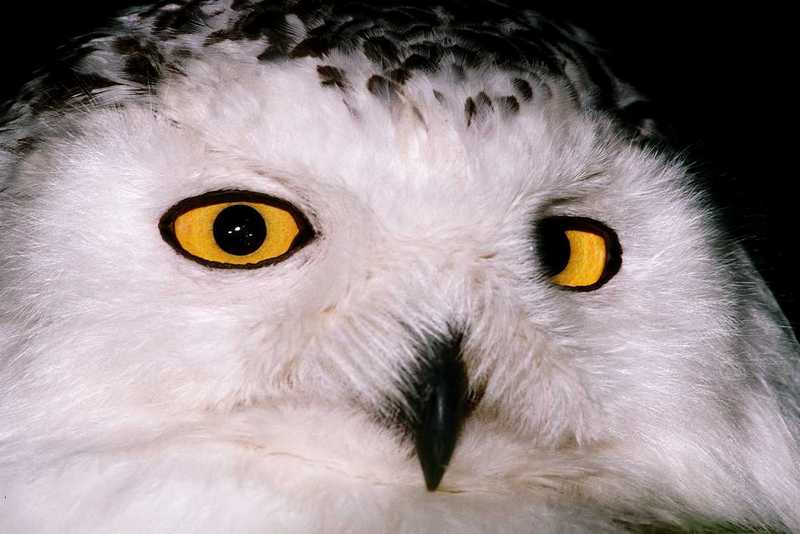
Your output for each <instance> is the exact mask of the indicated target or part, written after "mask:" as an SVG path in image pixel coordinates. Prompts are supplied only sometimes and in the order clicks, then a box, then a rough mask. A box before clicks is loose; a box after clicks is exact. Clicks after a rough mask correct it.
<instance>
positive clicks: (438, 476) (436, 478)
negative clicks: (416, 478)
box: [422, 464, 447, 491]
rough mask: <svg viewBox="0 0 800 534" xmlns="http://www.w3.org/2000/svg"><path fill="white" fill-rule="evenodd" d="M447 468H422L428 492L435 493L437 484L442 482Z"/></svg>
mask: <svg viewBox="0 0 800 534" xmlns="http://www.w3.org/2000/svg"><path fill="white" fill-rule="evenodd" d="M446 467H447V466H445V465H439V464H433V465H432V464H428V465H424V464H423V466H422V473H423V475H424V476H425V487H426V488H427V489H428V491H436V488H438V487H439V484H440V483H441V482H442V477H444V472H445V469H446Z"/></svg>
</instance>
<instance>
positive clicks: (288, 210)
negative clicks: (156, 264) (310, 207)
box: [159, 191, 313, 269]
mask: <svg viewBox="0 0 800 534" xmlns="http://www.w3.org/2000/svg"><path fill="white" fill-rule="evenodd" d="M159 230H160V231H161V237H163V238H164V241H166V242H167V243H169V245H171V246H172V247H173V248H174V249H175V250H176V251H177V252H178V253H180V254H182V255H184V256H186V257H187V258H189V259H192V260H194V261H196V262H198V263H202V264H204V265H208V266H210V267H218V268H229V269H236V268H238V269H252V268H255V267H262V266H264V265H269V264H273V263H276V262H278V261H281V260H283V259H286V258H287V257H288V256H289V255H291V254H292V253H293V252H295V251H296V250H298V249H299V248H300V247H302V246H303V245H305V244H306V243H307V242H308V241H309V240H310V239H311V237H313V231H312V229H311V225H310V224H309V223H308V220H307V219H306V218H305V217H304V216H303V215H302V214H301V213H300V212H299V211H298V210H297V209H296V208H295V207H294V206H292V205H291V204H289V203H288V202H286V201H283V200H280V199H278V198H274V197H271V196H269V195H264V194H261V193H253V192H250V191H213V192H210V193H206V194H203V195H200V196H197V197H192V198H187V199H185V200H182V201H180V202H178V203H177V204H175V205H174V206H172V207H171V208H170V209H169V210H167V212H166V213H165V214H164V215H163V216H162V217H161V221H160V222H159Z"/></svg>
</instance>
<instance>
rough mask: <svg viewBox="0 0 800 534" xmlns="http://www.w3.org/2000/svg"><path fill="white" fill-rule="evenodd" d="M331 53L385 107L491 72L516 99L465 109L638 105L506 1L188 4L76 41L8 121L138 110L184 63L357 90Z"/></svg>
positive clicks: (571, 36) (582, 53)
mask: <svg viewBox="0 0 800 534" xmlns="http://www.w3.org/2000/svg"><path fill="white" fill-rule="evenodd" d="M332 56H333V57H336V56H352V57H358V58H362V59H364V60H365V61H366V62H367V63H368V64H369V65H370V68H371V73H370V76H369V77H367V80H368V81H369V85H368V86H367V90H369V91H371V92H372V93H375V94H378V93H380V94H383V95H385V96H386V97H387V98H391V95H393V94H396V93H398V92H400V91H402V88H403V87H404V86H405V85H406V84H407V83H409V81H411V80H414V79H415V78H417V77H419V76H424V75H428V74H432V73H434V74H447V75H449V76H451V78H452V79H453V81H454V82H457V81H459V80H460V79H463V78H465V77H469V76H470V74H474V73H475V72H476V71H477V72H480V71H482V70H485V69H490V70H495V71H499V70H502V71H504V72H506V73H507V74H508V77H509V78H510V79H511V80H516V81H515V86H514V88H513V90H506V91H504V92H501V93H498V94H496V95H492V94H489V93H486V92H484V94H481V91H480V90H477V91H476V92H475V94H473V95H467V96H468V97H469V98H471V100H467V98H466V97H465V98H464V99H463V100H462V102H460V105H462V106H463V108H464V110H465V112H466V113H468V114H475V113H479V112H480V111H481V109H483V108H487V107H489V106H494V107H502V108H503V109H506V110H512V111H513V110H515V109H517V108H518V107H519V106H521V105H524V102H525V101H526V100H530V99H531V98H532V97H534V96H535V94H536V88H537V87H538V86H539V85H542V87H543V90H545V91H546V90H549V89H548V86H549V85H551V84H553V83H555V84H556V85H561V86H564V88H565V90H567V91H569V92H570V94H571V95H572V98H573V100H574V103H575V104H576V105H577V106H578V107H579V108H581V109H583V110H605V111H610V112H612V113H613V112H616V111H619V110H621V109H622V107H626V108H630V104H631V101H632V100H636V99H637V97H636V96H635V95H632V94H631V93H630V91H629V90H627V89H626V88H624V87H623V86H622V85H621V84H619V83H618V82H617V81H616V80H615V78H613V76H611V75H610V74H609V72H608V71H607V69H606V68H605V65H604V64H603V63H602V61H601V60H599V59H597V55H596V54H595V53H594V51H593V50H592V48H591V45H589V44H587V42H586V39H585V37H584V36H583V35H582V34H580V32H578V31H576V30H574V29H572V28H569V27H562V26H557V25H555V24H553V23H551V22H548V21H547V20H546V19H544V18H543V17H540V16H539V15H538V14H536V13H535V12H532V11H528V10H520V9H518V8H513V7H512V6H510V5H507V4H504V3H502V2H491V3H489V2H486V3H484V2H471V3H469V4H468V5H462V3H459V2H450V1H447V0H445V1H443V2H439V3H436V4H426V3H423V2H409V3H404V5H403V6H395V5H391V3H388V2H375V3H368V4H367V3H357V2H329V3H326V2H318V1H314V2H311V1H303V0H294V1H286V0H283V1H280V0H274V1H264V0H262V1H238V0H203V1H198V0H186V1H182V2H160V3H157V4H155V5H153V6H149V7H144V8H135V9H133V10H130V11H129V12H128V13H127V14H125V15H124V16H122V17H119V18H118V19H117V20H116V21H115V22H114V24H113V25H112V26H111V27H110V28H109V29H106V30H103V31H100V32H96V33H93V34H91V35H89V36H87V37H85V38H83V39H81V40H78V41H76V42H75V43H73V46H72V49H71V51H70V52H69V53H68V54H67V57H65V58H63V59H62V60H61V61H60V62H59V63H58V64H57V66H56V67H55V68H53V69H51V70H50V71H48V72H46V73H44V74H43V75H41V76H40V77H39V78H37V79H36V80H34V81H33V82H31V83H30V84H28V85H27V86H26V87H25V88H24V89H23V91H22V93H21V95H20V98H19V100H18V101H17V102H16V104H15V105H14V106H13V107H12V109H11V111H10V114H9V117H11V118H12V119H13V120H15V121H16V123H17V124H16V126H18V127H19V128H18V130H20V131H24V130H33V133H35V130H36V128H35V127H31V126H30V123H33V122H35V121H36V119H37V117H39V116H40V115H41V114H43V113H48V112H49V111H52V110H57V111H59V112H61V113H63V111H64V110H65V109H74V107H73V106H74V105H75V104H80V106H75V107H83V104H88V105H90V106H91V107H93V108H96V107H98V106H100V107H102V106H120V105H125V104H126V103H129V102H137V101H140V100H142V99H144V98H146V97H147V96H148V95H151V94H152V93H153V92H158V90H159V89H160V88H161V86H162V85H163V84H165V83H168V82H169V81H170V80H171V79H173V78H175V77H178V76H185V75H186V72H185V69H186V65H187V64H188V63H190V62H192V61H195V62H197V61H199V62H204V61H210V60H211V59H212V58H214V57H227V59H228V60H231V61H237V62H242V61H244V62H250V63H253V64H260V65H262V66H269V65H271V64H275V63H285V62H293V61H297V60H302V59H304V58H312V59H314V60H318V64H319V65H318V66H319V71H318V75H319V77H320V82H321V83H323V84H325V85H327V86H329V87H336V88H338V89H341V90H344V89H347V88H350V89H353V88H355V89H361V88H360V87H354V86H353V85H352V80H350V79H349V78H348V76H347V72H346V71H343V70H342V69H341V67H339V66H337V65H335V64H331V62H330V61H329V58H330V57H332ZM440 94H441V92H440ZM492 99H497V100H492ZM13 141H14V142H16V143H17V146H15V147H14V146H12V147H11V148H13V149H15V150H18V151H22V150H24V149H25V148H27V147H29V146H30V145H32V140H31V139H29V138H28V139H24V138H23V139H16V140H13ZM34 141H35V139H34ZM4 144H7V142H5V141H4Z"/></svg>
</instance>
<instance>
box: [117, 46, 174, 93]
mask: <svg viewBox="0 0 800 534" xmlns="http://www.w3.org/2000/svg"><path fill="white" fill-rule="evenodd" d="M113 47H114V50H115V51H116V52H118V53H119V54H121V55H122V56H123V57H125V62H124V67H123V68H124V70H125V74H126V75H127V77H128V78H129V79H130V80H131V81H133V82H135V83H138V84H141V85H144V86H148V85H153V84H155V83H158V81H159V80H160V79H161V67H162V65H163V63H164V56H163V55H162V54H161V52H160V51H159V50H158V46H157V45H156V44H154V43H152V42H149V41H142V40H140V39H137V38H136V37H133V36H125V37H120V38H117V39H115V40H114V44H113Z"/></svg>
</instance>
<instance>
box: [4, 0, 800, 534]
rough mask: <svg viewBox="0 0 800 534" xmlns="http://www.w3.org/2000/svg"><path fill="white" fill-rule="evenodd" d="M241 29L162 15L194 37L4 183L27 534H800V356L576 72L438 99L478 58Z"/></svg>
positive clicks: (9, 429) (753, 278)
mask: <svg viewBox="0 0 800 534" xmlns="http://www.w3.org/2000/svg"><path fill="white" fill-rule="evenodd" d="M192 4H193V3H192ZM234 4H240V3H238V2H235V3H234ZM181 5H182V4H181ZM247 5H248V6H249V7H247V8H245V7H243V6H242V5H238V6H227V4H225V3H222V2H207V3H203V4H202V6H203V7H202V10H201V13H202V14H203V16H204V17H205V18H204V20H205V21H206V22H207V23H208V26H209V28H208V30H203V31H206V34H204V35H202V36H198V35H197V32H199V31H200V30H197V32H195V33H192V32H189V33H187V34H181V32H180V31H179V30H178V29H176V28H178V27H179V26H180V25H179V24H178V22H179V21H180V20H181V19H179V18H176V19H175V20H172V19H171V18H169V17H179V14H180V13H182V12H183V11H185V10H187V9H189V8H188V7H186V6H184V7H178V6H179V4H170V5H169V6H172V7H169V6H166V7H162V8H160V10H157V9H156V8H152V10H151V11H139V12H131V13H130V14H128V15H127V16H126V17H127V18H123V19H120V20H121V24H125V25H128V26H126V27H129V28H138V29H139V30H142V31H144V30H147V31H151V32H153V33H152V34H150V35H148V36H147V37H141V36H139V34H136V33H135V32H132V31H131V32H129V33H122V34H121V35H118V36H112V37H111V38H110V39H111V41H110V44H109V45H108V46H106V47H105V48H103V47H100V48H99V50H98V51H96V52H94V53H93V55H89V58H90V59H89V60H85V63H83V64H82V65H83V67H84V68H85V69H89V67H91V66H93V65H95V63H93V62H99V61H100V60H101V59H102V58H105V59H106V60H109V58H112V59H113V60H114V61H111V64H112V65H119V70H114V69H115V68H116V67H113V66H112V67H109V68H110V69H111V71H110V72H111V73H110V74H108V76H109V77H113V76H120V77H125V76H127V78H125V80H126V81H127V82H128V83H125V84H123V83H120V84H117V85H115V86H114V87H112V88H111V89H98V90H97V91H96V93H95V94H94V97H93V98H94V99H95V101H94V104H95V105H92V106H89V107H87V108H85V109H84V108H80V107H76V108H74V109H71V110H69V111H68V112H65V111H64V110H63V109H62V110H58V111H57V112H52V111H47V112H41V113H42V114H41V115H36V116H37V117H39V118H38V119H37V120H36V121H31V122H30V123H24V124H23V122H24V121H23V122H20V123H19V127H18V128H17V131H23V130H24V132H26V135H27V134H31V133H32V134H31V135H35V136H36V139H37V142H36V144H35V145H34V147H33V148H32V149H31V150H30V151H28V152H25V153H24V154H22V153H21V152H20V151H18V152H14V153H13V154H16V155H15V156H14V157H13V158H12V151H10V150H9V151H7V154H9V155H8V156H6V158H5V161H4V167H3V168H5V169H9V170H8V171H6V176H4V179H5V189H4V190H3V192H2V212H1V214H2V215H1V216H2V219H1V221H2V222H1V223H0V224H2V227H3V232H2V236H0V248H1V249H2V250H3V251H4V252H5V256H4V258H3V259H2V262H1V265H0V267H1V269H2V271H1V272H0V276H1V278H0V280H1V281H2V293H3V299H2V300H3V304H0V311H2V315H1V317H2V328H3V336H2V341H0V350H1V351H2V352H1V354H2V360H0V361H2V367H1V368H0V381H2V384H4V388H3V389H4V391H5V392H6V393H4V398H5V400H4V401H3V402H2V406H3V408H2V409H0V420H2V421H4V422H5V423H6V424H5V426H6V429H5V430H4V431H3V434H0V480H3V481H4V482H5V481H9V482H8V484H11V485H12V487H15V488H18V489H19V491H18V492H17V495H18V497H15V498H17V499H20V501H19V502H21V503H24V506H22V507H21V508H20V510H22V511H21V512H19V514H16V515H13V516H12V519H11V520H9V521H12V522H10V523H8V524H9V525H11V526H15V525H19V524H22V523H21V522H16V523H15V522H13V521H22V520H21V519H19V518H20V517H23V516H24V514H25V513H26V512H28V513H29V512H31V511H36V510H39V509H41V507H42V506H44V504H43V503H44V502H45V500H46V499H48V496H50V495H52V492H53V490H52V488H59V487H61V488H63V487H66V486H69V487H71V488H73V491H70V492H67V493H66V494H64V495H61V496H59V497H58V498H57V499H55V501H56V504H55V505H51V506H56V508H58V507H63V508H59V509H70V510H73V512H72V515H70V514H67V516H68V517H69V521H73V522H74V524H75V525H79V524H80V525H82V524H83V523H81V521H83V519H81V517H89V518H90V519H89V520H88V523H87V524H90V525H103V526H104V528H111V527H114V528H116V529H117V531H127V530H126V529H132V528H134V526H135V525H141V524H142V521H143V519H142V517H143V516H142V514H141V511H142V510H143V509H144V508H147V507H148V506H150V505H152V503H155V502H159V501H161V500H163V499H168V500H170V501H172V500H173V499H175V498H176V497H177V498H178V501H179V502H177V503H171V504H170V505H169V506H168V507H167V508H166V509H165V510H163V513H162V512H159V513H155V514H153V512H152V511H148V512H147V513H146V514H144V515H145V516H151V517H152V516H154V517H157V518H160V519H159V521H166V522H165V523H162V524H168V525H175V528H189V530H193V531H209V532H211V531H219V529H220V528H227V527H230V526H231V525H233V526H236V528H239V529H241V530H242V531H250V530H247V529H248V528H253V529H255V528H257V527H256V525H258V524H263V521H264V520H265V518H269V520H270V521H273V523H272V524H273V525H276V528H277V529H278V530H280V529H283V530H285V531H313V530H322V531H325V530H327V531H341V530H342V528H344V527H343V525H344V524H345V521H347V518H348V517H351V516H352V514H353V510H356V509H358V510H360V512H361V514H360V515H359V518H358V519H356V520H355V522H354V523H353V524H352V525H349V526H348V528H352V529H353V530H354V531H358V532H361V531H364V532H368V531H370V530H372V531H374V530H375V529H378V530H380V529H382V528H389V529H390V530H396V531H413V530H414V529H417V530H419V529H423V530H426V529H431V528H442V529H448V528H450V529H453V528H459V529H460V530H466V531H470V532H472V531H474V532H481V531H486V530H487V529H491V528H496V527H497V525H503V527H504V529H505V530H508V531H517V530H519V531H526V530H527V529H529V528H530V525H531V524H532V523H531V522H532V521H536V522H540V524H542V525H543V528H545V529H552V530H553V531H560V529H563V528H571V529H573V530H581V529H586V530H588V531H602V530H604V529H605V530H609V531H613V530H617V529H619V528H621V526H620V523H615V522H613V521H612V519H614V520H620V519H621V520H625V521H628V520H630V521H631V522H634V523H635V522H642V521H652V520H660V521H673V522H680V521H682V520H687V519H688V518H700V519H703V520H730V521H755V522H759V521H761V522H764V523H769V524H785V525H789V526H790V527H791V526H792V525H797V524H798V523H797V522H798V521H800V519H798V517H797V516H796V514H795V515H793V514H794V512H792V511H791V510H790V505H791V503H793V502H796V500H795V499H794V497H793V495H794V496H796V495H797V491H798V487H800V486H799V485H798V481H799V480H800V476H798V472H797V465H798V464H797V462H796V461H795V460H796V459H797V458H798V451H797V439H796V433H795V432H796V429H795V426H793V425H796V414H795V412H793V411H792V410H793V409H794V408H792V407H794V406H795V403H794V401H789V404H791V406H788V404H787V403H786V402H785V401H783V400H780V399H779V395H778V391H779V390H780V391H789V392H790V394H791V395H796V392H797V389H796V387H795V385H793V384H794V382H792V381H791V380H792V379H791V376H792V369H794V367H793V365H795V364H793V363H791V361H790V358H791V357H795V356H796V352H797V346H796V342H795V341H794V340H793V339H791V337H790V335H787V333H786V332H782V331H781V327H780V324H781V323H780V321H781V319H780V317H779V314H780V312H779V311H777V308H776V307H775V304H774V302H773V301H772V299H771V296H770V295H769V292H768V291H767V290H766V289H765V287H764V286H763V282H761V280H760V278H758V277H757V274H755V272H754V271H753V269H752V267H750V265H749V261H748V260H747V258H746V257H745V256H744V255H743V253H742V252H741V251H740V250H739V249H738V248H737V246H736V245H735V244H734V243H733V242H731V241H729V240H728V239H727V238H726V237H725V233H724V231H723V230H722V229H721V228H718V226H717V225H716V222H715V219H714V217H713V213H712V212H711V211H710V209H709V208H708V206H707V205H706V203H705V201H704V200H703V197H702V195H701V194H700V193H699V192H698V191H696V190H695V189H694V188H693V186H692V183H691V181H690V177H689V176H688V173H687V171H686V169H685V168H684V167H683V166H682V164H681V162H679V161H676V160H675V159H670V158H668V157H667V156H664V155H662V154H659V153H658V152H657V151H655V150H653V149H651V148H647V145H644V146H643V145H641V144H640V143H639V139H638V138H636V137H632V136H631V133H630V130H629V129H626V128H623V126H622V124H621V122H620V120H619V119H618V117H617V115H615V111H614V109H615V108H614V109H612V108H608V109H604V108H602V107H601V106H600V105H599V104H597V103H596V102H593V101H592V98H594V96H591V95H595V94H596V93H597V91H589V90H588V89H587V88H588V87H589V81H588V80H587V79H586V78H585V77H583V76H584V74H585V73H582V72H580V71H578V70H576V69H578V68H579V66H580V64H579V63H577V62H573V63H569V62H568V63H567V64H566V66H565V67H564V71H563V72H561V73H554V72H550V71H544V70H541V69H539V68H538V67H536V68H534V67H529V68H528V69H527V70H522V69H520V68H518V66H513V68H510V67H507V66H502V65H500V64H499V63H498V62H497V61H492V60H487V61H485V62H482V63H480V64H476V65H470V64H469V63H468V62H465V61H464V60H460V59H459V57H458V56H457V54H456V53H455V52H453V51H449V52H446V53H444V55H442V57H441V58H440V59H439V62H440V63H441V64H437V67H436V68H429V66H425V68H422V67H420V68H412V67H411V66H410V65H412V66H413V64H414V63H413V62H414V61H417V62H419V61H421V60H420V59H413V56H414V54H417V55H418V56H419V57H421V58H422V59H425V57H423V54H421V52H419V51H417V52H413V45H418V46H422V45H421V44H420V43H423V42H428V43H429V44H430V43H431V42H432V43H433V44H439V45H440V47H447V46H451V45H449V44H448V43H451V41H452V39H454V38H455V37H454V35H456V34H453V33H448V32H447V31H445V30H444V29H438V30H437V31H438V32H439V33H436V34H435V36H436V38H435V39H434V37H431V36H430V35H428V39H427V41H426V40H418V41H415V40H414V39H411V38H407V39H406V40H405V41H403V40H402V39H401V40H400V42H391V41H389V40H388V37H386V35H389V34H388V33H387V34H386V35H384V36H383V37H382V39H383V41H381V40H378V39H377V38H375V37H374V35H373V37H370V38H364V39H363V40H362V41H358V42H359V43H360V48H359V49H357V50H355V51H353V50H351V49H349V48H347V47H335V46H329V47H328V48H327V49H324V50H322V51H319V50H317V49H315V48H314V46H317V47H319V46H320V45H319V43H318V42H317V41H313V39H317V38H318V37H319V35H318V34H321V31H320V30H317V33H314V30H315V28H320V27H322V26H315V24H318V23H320V20H322V19H323V18H324V17H325V16H327V17H329V19H328V20H336V19H335V17H334V15H332V14H331V13H330V12H319V13H315V14H313V16H312V15H309V14H307V13H304V12H302V9H303V8H301V6H294V8H293V9H296V11H293V10H292V9H288V8H287V10H285V11H281V12H280V13H279V14H276V13H277V12H275V11H272V8H269V9H267V7H265V6H266V3H255V4H254V5H250V4H247ZM187 6H188V4H187ZM276 9H277V8H276ZM343 9H344V8H343ZM443 9H444V8H437V10H432V11H430V12H427V13H428V16H436V17H439V19H440V20H453V19H454V18H457V17H458V16H459V15H458V14H457V13H450V14H449V15H448V14H446V13H445V11H443ZM326 13H327V14H326ZM387 13H389V11H387ZM195 15H197V13H195ZM416 16H417V17H422V16H423V15H422V12H419V13H417V15H416ZM269 17H278V18H279V19H280V21H282V22H281V23H280V24H277V23H274V21H273V22H269V21H267V20H265V18H267V19H269ZM315 17H316V18H315ZM387 17H388V15H387ZM448 17H450V18H448ZM525 17H527V18H528V19H530V17H532V15H531V14H526V15H525ZM154 20H155V23H153V21H154ZM159 20H161V21H162V22H161V23H162V24H167V22H168V21H169V20H172V22H171V23H170V24H172V26H169V28H171V31H172V34H171V35H177V36H176V37H172V38H171V39H172V40H167V39H166V38H164V40H163V41H158V40H157V39H156V37H157V35H158V34H157V33H156V30H157V28H158V25H159V22H158V21H159ZM269 20H272V19H269ZM381 20H383V19H381ZM387 20H388V19H387ZM146 21H149V22H147V24H145V22H146ZM314 21H316V22H314ZM153 24H154V25H153ZM517 24H522V23H521V22H517ZM388 26H389V23H388V22H386V21H384V22H382V23H380V22H379V23H378V24H377V27H378V28H383V29H384V30H386V28H387V27H388ZM275 27H281V28H284V30H285V31H284V34H285V35H286V36H289V37H291V39H290V41H291V42H290V43H289V42H287V43H283V44H281V43H282V41H281V40H280V39H278V38H277V34H276V33H274V31H276V30H273V29H270V28H275ZM254 28H262V29H263V28H266V29H264V30H263V31H262V33H259V34H258V35H250V34H248V33H247V32H248V31H255V30H253V29H254ZM286 28H288V29H286ZM120 31H122V30H120ZM330 31H332V30H330ZM373 31H375V30H373ZM386 31H388V30H386ZM529 31H534V30H531V29H530V28H529ZM220 32H228V33H220ZM270 32H272V33H270ZM240 34H243V35H244V37H242V36H240ZM323 35H327V34H323ZM200 37H202V38H200ZM289 37H287V39H288V38H289ZM561 37H562V38H563V39H567V34H563V35H562V36H561ZM507 38H508V39H511V37H508V36H507ZM573 38H575V36H574V35H573ZM353 39H356V38H355V37H353ZM437 39H438V40H437ZM448 39H450V40H448ZM309 40H311V42H309ZM375 41H377V44H376V42H375ZM348 42H349V41H348ZM354 42H355V41H354ZM369 43H371V44H369ZM386 43H389V44H388V45H387V44H386ZM190 45H191V46H190ZM390 45H391V46H390ZM573 45H574V43H573ZM94 46H97V43H95V44H94ZM154 46H155V47H157V51H155V52H154V50H153V49H152V47H154ZM281 46H284V47H285V48H286V50H280V47H281ZM375 46H377V47H378V49H379V50H378V51H379V52H380V54H379V53H378V52H376V51H375V49H374V47H375ZM426 46H427V45H426ZM452 46H455V45H452ZM574 46H577V45H574ZM265 47H266V49H265ZM276 47H277V48H278V49H276ZM304 47H305V48H304ZM306 49H310V50H311V52H309V53H301V52H304V51H305V50H306ZM179 50H184V51H185V52H184V53H183V54H178V51H179ZM186 50H188V52H186ZM298 50H299V51H298ZM487 50H488V51H487V52H486V53H487V54H489V55H491V54H490V51H491V50H494V49H492V48H491V47H490V46H489V47H488V48H487ZM270 51H271V53H272V55H270ZM312 52H313V53H312ZM477 52H479V50H478V51H477ZM492 53H493V52H492ZM376 54H377V56H376ZM448 54H449V55H448ZM159 56H160V57H161V59H162V63H158V62H157V61H156V60H157V59H158V57H159ZM394 56H397V58H396V59H397V61H398V62H400V63H399V65H400V66H397V65H395V64H394V63H392V61H395V59H393V58H394ZM176 57H181V58H182V60H181V62H180V64H179V65H178V66H176V65H173V64H171V63H170V61H172V60H174V59H175V58H176ZM276 57H277V59H276ZM426 57H427V59H428V60H429V61H433V59H432V57H433V55H431V54H429V55H428V56H426ZM109 61H110V60H109ZM114 62H116V63H114ZM106 63H107V64H108V61H107V62H106ZM148 65H149V66H148ZM137 66H138V67H139V73H140V74H142V72H144V74H149V75H150V76H151V77H155V76H156V75H157V76H158V83H157V85H155V86H154V87H152V88H151V89H152V90H150V91H148V92H147V93H140V92H137V91H136V90H135V89H136V86H135V84H134V82H135V81H136V80H135V79H134V78H135V77H134V73H136V72H137V70H136V68H135V67H137ZM457 67H460V68H457ZM148 69H149V70H150V72H149V73H148ZM398 70H400V71H404V72H405V71H407V72H406V74H407V76H406V74H403V73H402V72H395V71H398ZM619 87H621V85H620V86H619ZM576 88H577V89H576ZM576 90H577V91H578V93H577V96H576ZM581 91H583V92H581ZM619 91H621V89H619ZM615 94H616V93H615ZM621 95H622V93H619V94H617V97H618V98H619V100H620V102H622V100H623V96H621ZM590 96H591V97H590ZM628 97H630V95H628ZM628 97H626V98H628ZM621 105H622V104H620V106H621ZM26 106H27V107H26ZM32 107H33V106H32V105H27V104H20V105H19V106H18V107H17V109H18V111H20V115H21V116H23V117H24V116H25V113H32V111H31V109H32ZM29 108H31V109H29ZM48 117H50V119H48V120H45V119H47V118H48ZM53 117H57V120H55V119H53ZM20 120H22V119H20ZM16 137H17V138H19V137H21V135H17V136H16ZM9 142H10V141H9ZM15 142H17V143H19V139H15ZM776 314H778V315H776ZM766 355H770V356H769V357H767V356H766ZM795 398H796V397H795ZM765 449H769V450H771V451H774V456H773V457H772V458H770V459H766V458H764V455H763V451H764V450H765ZM87 473H88V474H87ZM86 485H88V486H91V487H84V486H86ZM48 488H51V489H48ZM148 488H149V489H148ZM428 490H430V491H428ZM433 490H435V491H433ZM779 490H782V491H779ZM112 494H113V495H116V496H117V497H115V498H114V500H113V504H114V506H113V510H111V511H110V512H109V513H108V514H105V513H103V514H101V513H100V512H98V510H99V509H100V508H98V506H100V503H104V502H109V501H107V499H109V495H112ZM77 500H81V502H83V503H84V504H83V506H84V508H81V506H80V505H76V504H75V503H76V502H77ZM358 503H361V504H358ZM362 506H363V508H362ZM87 507H93V508H92V511H91V513H89V514H88V515H84V516H82V515H80V514H78V513H77V512H74V510H81V509H82V510H83V512H82V513H83V514H86V513H87V511H86V510H87ZM198 507H200V508H202V510H203V511H202V512H201V513H199V514H198V515H197V516H193V517H192V519H187V516H186V513H187V510H192V509H197V508H198ZM109 518H110V519H109ZM448 518H449V519H448ZM631 518H632V519H631ZM182 521H183V522H182ZM0 524H3V523H2V520H0ZM68 524H70V525H71V524H72V523H68ZM109 526H111V527H109ZM76 528H77V527H76ZM203 529H205V530H203Z"/></svg>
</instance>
